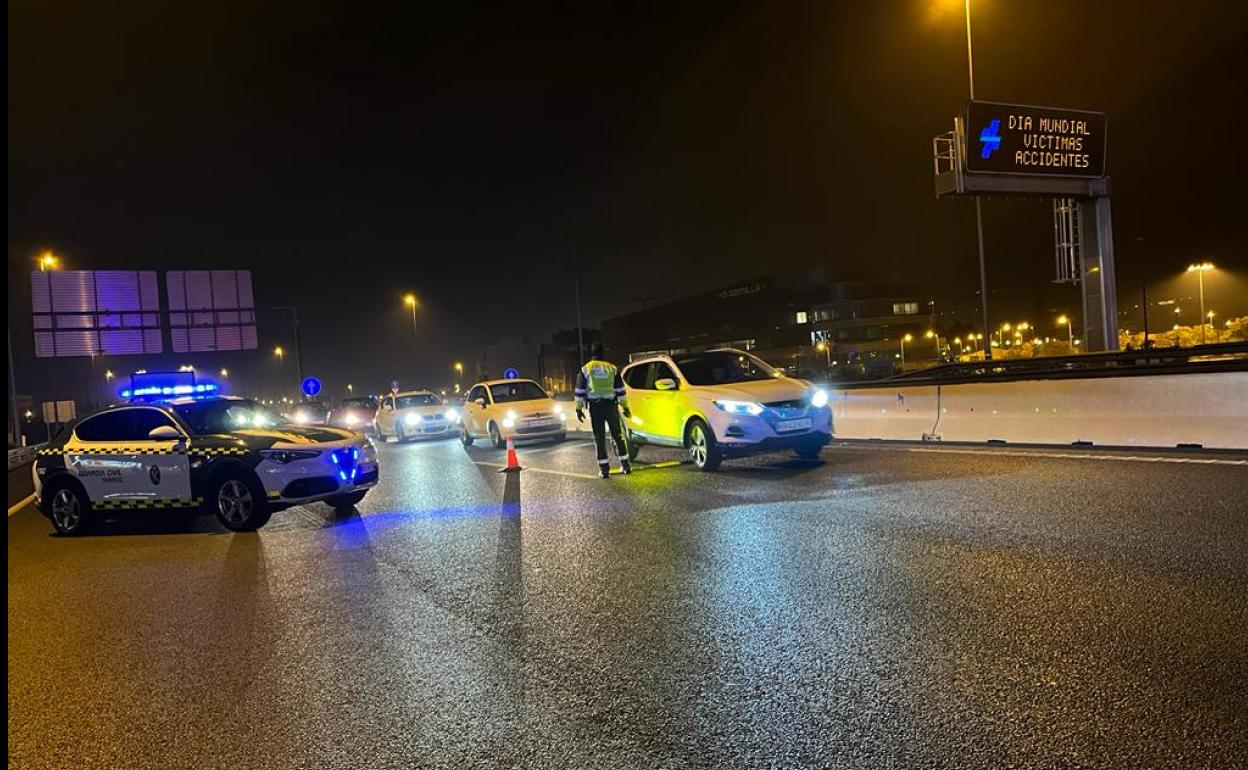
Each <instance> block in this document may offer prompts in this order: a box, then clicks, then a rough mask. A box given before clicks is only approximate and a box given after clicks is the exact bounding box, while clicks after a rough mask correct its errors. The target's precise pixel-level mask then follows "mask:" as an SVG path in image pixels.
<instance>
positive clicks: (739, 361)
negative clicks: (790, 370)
mask: <svg viewBox="0 0 1248 770" xmlns="http://www.w3.org/2000/svg"><path fill="white" fill-rule="evenodd" d="M676 366H678V367H680V371H681V373H682V374H684V375H685V379H686V380H688V381H689V384H690V385H729V384H731V383H734V382H753V381H755V380H770V379H774V378H775V377H778V376H779V374H777V372H776V370H775V369H772V368H771V367H770V366H768V365H767V364H765V363H763V362H762V361H761V360H759V359H757V358H755V357H754V356H752V355H750V354H749V353H738V352H736V351H731V350H721V351H715V352H711V353H698V354H697V355H691V356H685V357H683V358H677V359H676Z"/></svg>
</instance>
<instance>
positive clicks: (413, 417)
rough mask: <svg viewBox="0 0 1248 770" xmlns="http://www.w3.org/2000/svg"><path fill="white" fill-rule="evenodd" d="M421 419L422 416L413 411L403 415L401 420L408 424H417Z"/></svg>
mask: <svg viewBox="0 0 1248 770" xmlns="http://www.w3.org/2000/svg"><path fill="white" fill-rule="evenodd" d="M422 419H424V418H422V417H421V416H420V415H418V414H416V413H414V412H413V413H412V414H409V415H408V416H406V417H404V418H403V422H405V423H407V424H408V425H419V424H420V422H421V420H422Z"/></svg>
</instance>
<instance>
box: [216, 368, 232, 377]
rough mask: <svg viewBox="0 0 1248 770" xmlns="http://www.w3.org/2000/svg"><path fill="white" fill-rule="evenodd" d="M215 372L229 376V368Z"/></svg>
mask: <svg viewBox="0 0 1248 770" xmlns="http://www.w3.org/2000/svg"><path fill="white" fill-rule="evenodd" d="M217 373H218V374H220V375H221V376H222V377H229V376H230V370H229V369H222V370H221V371H220V372H217Z"/></svg>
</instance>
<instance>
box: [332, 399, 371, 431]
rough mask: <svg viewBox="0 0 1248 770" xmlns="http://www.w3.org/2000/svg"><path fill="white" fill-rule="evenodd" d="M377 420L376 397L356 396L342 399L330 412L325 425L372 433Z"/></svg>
mask: <svg viewBox="0 0 1248 770" xmlns="http://www.w3.org/2000/svg"><path fill="white" fill-rule="evenodd" d="M376 419H377V398H376V397H375V396H356V397H355V398H344V399H340V400H339V401H338V403H336V404H334V406H333V408H331V409H330V410H329V415H328V416H327V417H326V418H325V424H327V425H329V426H330V427H333V428H345V429H347V430H358V431H361V432H363V433H372V432H373V430H374V427H373V422H374V421H375V420H376Z"/></svg>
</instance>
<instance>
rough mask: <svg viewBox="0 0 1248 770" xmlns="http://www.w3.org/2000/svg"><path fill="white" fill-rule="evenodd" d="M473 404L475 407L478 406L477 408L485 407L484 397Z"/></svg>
mask: <svg viewBox="0 0 1248 770" xmlns="http://www.w3.org/2000/svg"><path fill="white" fill-rule="evenodd" d="M473 403H474V404H477V405H479V406H485V397H484V396H482V397H481V398H478V399H477V400H476V401H474V402H473Z"/></svg>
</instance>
